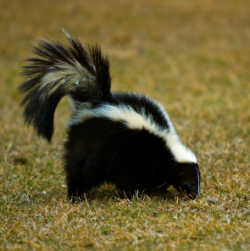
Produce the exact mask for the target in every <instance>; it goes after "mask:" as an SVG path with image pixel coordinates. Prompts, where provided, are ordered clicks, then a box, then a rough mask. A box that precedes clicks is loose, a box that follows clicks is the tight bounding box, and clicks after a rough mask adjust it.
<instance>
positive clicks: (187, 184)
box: [174, 163, 200, 199]
mask: <svg viewBox="0 0 250 251" xmlns="http://www.w3.org/2000/svg"><path fill="white" fill-rule="evenodd" d="M176 171H177V173H176V181H175V184H174V187H175V188H176V189H177V190H178V191H179V192H180V193H182V194H184V195H187V196H188V197H189V198H190V199H195V198H196V197H197V196H198V195H199V189H200V170H199V166H198V164H196V163H178V164H177V167H176Z"/></svg>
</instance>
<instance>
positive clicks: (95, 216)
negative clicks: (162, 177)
mask: <svg viewBox="0 0 250 251" xmlns="http://www.w3.org/2000/svg"><path fill="white" fill-rule="evenodd" d="M0 10H1V15H0V24H1V25H0V37H1V39H0V180H1V184H0V250H250V231H249V229H250V192H249V187H250V169H249V166H250V156H249V147H250V138H249V134H250V109H249V102H250V101H249V100H250V88H249V82H250V70H249V69H250V56H249V55H250V42H249V41H250V2H249V1H233V0H228V1H222V0H219V1H215V0H203V1H200V0H193V1H181V0H175V1H174V0H171V1H160V0H154V1H152V0H143V1H142V0H137V1H122V0H117V1H112V0H107V1H97V0H93V1H81V0H76V1H67V0H62V1H60V2H59V1H58V2H56V1H48V0H44V1H31V0H26V1H23V0H16V1H4V0H0ZM62 27H63V28H64V29H65V30H67V31H68V32H69V33H70V34H71V35H72V36H74V37H79V38H80V39H81V41H82V42H84V43H98V44H101V45H102V49H103V51H104V52H106V53H107V54H108V56H109V58H110V61H111V68H112V77H113V79H112V83H113V86H112V90H113V91H126V92H127V91H128V92H131V91H132V92H139V93H144V94H146V95H147V96H150V97H152V98H154V99H156V100H158V101H159V102H160V103H161V104H162V105H163V106H164V107H165V108H166V110H167V111H168V113H169V115H170V117H171V119H172V122H173V123H174V125H175V127H176V129H177V132H178V134H179V136H180V138H181V140H182V142H183V143H184V144H185V145H187V146H188V147H190V148H191V149H192V150H193V151H194V153H195V154H196V156H197V159H198V162H199V165H200V170H201V193H200V197H199V198H198V199H197V200H195V201H186V200H184V199H183V198H182V197H181V196H179V195H178V194H177V193H176V192H175V190H174V189H173V188H171V189H170V191H169V192H168V193H166V195H155V196H151V197H149V196H146V195H142V196H135V197H134V198H133V199H132V200H131V201H128V200H124V199H120V198H119V196H118V194H117V192H116V190H115V188H114V187H113V186H111V185H110V184H105V185H103V186H101V187H99V188H96V189H94V190H93V191H92V193H91V194H88V195H86V197H85V199H84V200H83V201H82V202H80V203H78V204H72V203H70V202H69V201H67V199H66V186H65V176H64V172H63V163H62V161H61V155H62V152H63V149H62V143H63V141H64V139H65V136H66V122H67V120H68V119H69V107H70V104H69V102H68V101H67V99H64V100H62V102H61V103H60V105H59V107H58V109H57V111H56V120H55V135H54V138H53V140H52V142H51V143H50V144H49V143H47V142H45V141H44V140H43V139H39V138H38V137H37V136H36V134H35V132H34V130H33V129H32V128H28V127H27V126H25V125H24V123H23V120H22V117H21V110H20V109H19V102H20V100H21V97H20V95H19V94H18V93H17V90H16V88H17V87H18V85H19V84H20V83H21V82H22V78H21V76H20V71H21V67H22V66H23V65H24V60H25V59H26V58H27V57H30V56H31V55H32V52H31V51H32V50H31V45H32V44H34V43H35V42H36V39H37V38H38V37H43V38H46V39H55V40H58V41H62V42H65V40H66V39H65V37H64V36H63V34H62V31H61V28H62Z"/></svg>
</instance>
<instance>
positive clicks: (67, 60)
mask: <svg viewBox="0 0 250 251" xmlns="http://www.w3.org/2000/svg"><path fill="white" fill-rule="evenodd" d="M68 38H69V40H70V46H69V47H67V48H66V47H64V46H62V45H61V44H59V43H50V42H47V41H43V42H42V43H41V44H39V45H38V46H37V47H36V48H35V54H37V56H38V57H36V58H32V59H29V60H28V62H29V65H28V66H26V67H24V71H23V74H24V76H26V77H27V81H26V82H24V83H23V84H22V85H21V86H20V91H21V92H22V93H25V94H26V96H25V97H24V99H23V100H22V103H21V105H22V106H24V118H25V121H26V122H27V123H28V124H32V125H33V126H34V128H35V129H36V131H37V133H38V135H40V136H42V137H44V138H46V139H47V140H48V141H50V140H51V137H52V134H53V118H54V112H55V109H56V107H57V104H58V102H59V101H60V100H61V98H62V97H64V96H66V95H67V96H69V97H70V98H71V100H72V103H73V111H72V118H71V120H70V122H69V130H68V139H67V142H66V144H65V154H64V160H65V171H66V176H67V186H68V196H69V197H70V198H73V199H74V198H76V197H78V196H81V194H82V193H84V192H85V191H87V190H88V189H90V188H91V187H93V186H97V185H99V184H101V183H103V182H104V181H106V182H111V183H114V184H115V185H116V186H117V188H118V189H119V191H121V192H125V193H126V195H127V196H131V195H132V194H133V193H134V191H136V190H139V191H147V190H152V189H156V188H159V187H161V188H162V187H168V186H169V185H173V186H174V187H175V188H176V189H178V190H179V191H182V192H185V193H186V194H187V195H189V196H191V197H193V198H194V197H195V196H196V195H198V194H199V185H200V172H199V167H198V165H197V160H196V157H195V155H194V154H193V153H192V152H191V150H189V149H188V148H187V147H185V146H184V145H183V144H182V143H181V141H180V139H179V137H178V135H177V134H176V131H175V129H174V126H173V124H172V122H171V121H170V118H169V116H168V114H167V113H166V112H165V111H164V109H163V108H162V107H161V106H160V105H159V104H157V103H156V102H155V101H153V100H151V99H149V98H147V97H145V96H143V95H137V94H112V93H111V92H110V87H111V78H110V73H109V62H108V60H107V58H106V57H103V56H102V54H101V50H100V48H99V47H97V46H95V47H90V46H89V47H88V50H87V49H86V48H84V47H83V46H82V45H81V43H80V42H79V41H77V40H75V39H73V38H71V37H70V36H68Z"/></svg>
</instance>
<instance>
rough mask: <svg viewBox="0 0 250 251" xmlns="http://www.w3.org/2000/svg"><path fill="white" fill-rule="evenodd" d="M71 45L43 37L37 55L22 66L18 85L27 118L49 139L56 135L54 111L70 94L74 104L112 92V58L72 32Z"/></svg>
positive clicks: (102, 96) (92, 101) (98, 99)
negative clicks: (22, 78)
mask: <svg viewBox="0 0 250 251" xmlns="http://www.w3.org/2000/svg"><path fill="white" fill-rule="evenodd" d="M67 36H68V39H69V45H68V46H63V45H61V44H60V43H52V42H48V41H45V40H42V41H41V42H40V43H39V44H38V45H37V46H35V47H34V53H35V54H36V57H34V58H30V59H28V60H27V62H28V65H27V66H25V67H24V69H23V72H22V74H23V76H24V77H25V78H26V81H25V82H24V83H23V84H22V85H21V86H20V87H19V91H20V92H21V93H24V94H25V96H24V98H23V100H22V102H21V106H23V107H24V112H23V116H24V119H25V122H27V123H28V124H29V125H30V124H31V125H33V126H34V128H35V129H36V131H37V133H38V135H39V136H42V137H44V138H45V139H47V140H48V141H50V140H51V137H52V135H53V124H54V112H55V109H56V107H57V105H58V103H59V101H60V100H61V98H62V97H64V96H66V95H68V96H70V97H71V98H72V100H73V101H74V103H75V105H76V104H79V103H81V102H88V103H89V102H90V103H92V104H95V103H98V102H100V101H101V100H102V99H105V98H106V97H107V96H108V95H109V94H110V86H111V77H110V71H109V61H108V59H107V57H104V56H103V55H102V53H101V49H100V47H98V46H87V48H85V47H83V45H82V44H81V43H80V42H79V41H78V40H76V39H73V38H72V37H70V36H69V35H67Z"/></svg>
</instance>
